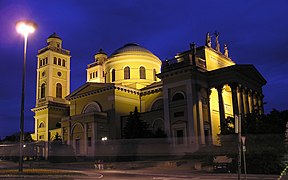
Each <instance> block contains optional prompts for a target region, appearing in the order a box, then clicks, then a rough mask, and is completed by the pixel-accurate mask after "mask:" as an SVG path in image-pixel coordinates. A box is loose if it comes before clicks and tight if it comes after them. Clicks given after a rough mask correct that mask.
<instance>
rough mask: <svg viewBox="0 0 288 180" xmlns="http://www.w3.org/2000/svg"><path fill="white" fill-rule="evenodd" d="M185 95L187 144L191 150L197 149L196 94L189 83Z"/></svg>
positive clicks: (189, 82) (193, 87)
mask: <svg viewBox="0 0 288 180" xmlns="http://www.w3.org/2000/svg"><path fill="white" fill-rule="evenodd" d="M186 94H187V116H188V123H187V131H188V132H187V143H188V146H189V147H190V148H191V149H194V148H198V143H199V141H198V138H197V137H198V134H197V126H198V121H197V115H196V114H195V112H197V101H196V99H195V98H197V92H196V88H195V86H193V85H192V82H191V81H187V86H186Z"/></svg>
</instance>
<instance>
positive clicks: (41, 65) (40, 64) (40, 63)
mask: <svg viewBox="0 0 288 180" xmlns="http://www.w3.org/2000/svg"><path fill="white" fill-rule="evenodd" d="M41 66H42V59H41V60H40V67H41Z"/></svg>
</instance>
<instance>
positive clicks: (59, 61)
mask: <svg viewBox="0 0 288 180" xmlns="http://www.w3.org/2000/svg"><path fill="white" fill-rule="evenodd" d="M58 65H59V66H61V59H60V58H58Z"/></svg>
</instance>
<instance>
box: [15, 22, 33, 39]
mask: <svg viewBox="0 0 288 180" xmlns="http://www.w3.org/2000/svg"><path fill="white" fill-rule="evenodd" d="M36 28H37V25H36V24H35V23H34V22H32V21H19V22H17V24H16V30H17V32H18V33H19V34H22V35H23V36H28V34H31V33H33V32H34V31H35V29H36Z"/></svg>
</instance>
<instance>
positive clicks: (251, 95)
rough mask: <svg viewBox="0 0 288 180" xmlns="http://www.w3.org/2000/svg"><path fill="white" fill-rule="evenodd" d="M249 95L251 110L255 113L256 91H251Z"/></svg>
mask: <svg viewBox="0 0 288 180" xmlns="http://www.w3.org/2000/svg"><path fill="white" fill-rule="evenodd" d="M249 97H250V112H251V113H254V91H253V90H250V91H249Z"/></svg>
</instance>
